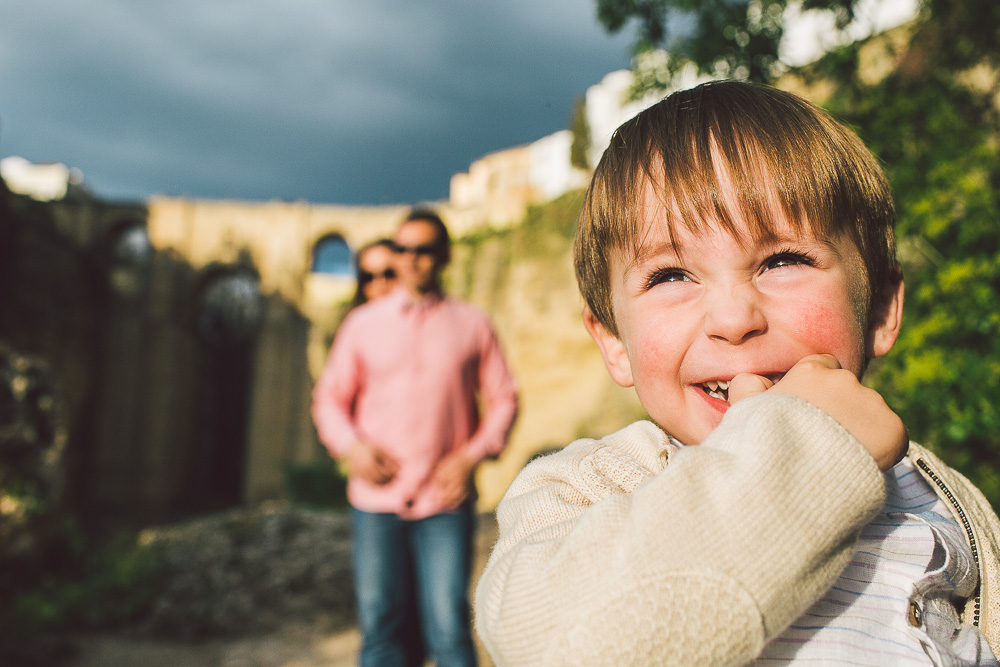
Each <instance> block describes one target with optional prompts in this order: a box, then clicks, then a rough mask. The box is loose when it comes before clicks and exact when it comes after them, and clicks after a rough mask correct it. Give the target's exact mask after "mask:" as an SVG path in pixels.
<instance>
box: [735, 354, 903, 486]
mask: <svg viewBox="0 0 1000 667" xmlns="http://www.w3.org/2000/svg"><path fill="white" fill-rule="evenodd" d="M765 391H774V392H779V393H784V394H792V395H793V396H798V397H799V398H803V399H805V400H807V401H809V402H810V403H812V404H813V405H815V406H816V407H818V408H819V409H820V410H823V411H824V412H826V413H827V414H828V415H830V416H831V417H833V418H834V419H836V420H837V421H838V422H840V425H841V426H843V427H844V428H846V429H847V430H848V432H850V434H851V435H853V436H854V437H855V438H857V439H858V441H860V442H861V444H862V445H863V446H864V447H865V449H867V450H868V453H869V454H871V455H872V457H873V458H874V459H875V463H877V464H878V467H879V469H880V470H882V471H883V472H885V471H886V470H888V469H889V468H891V467H892V466H894V465H896V464H897V463H898V462H899V461H900V459H902V458H903V456H904V455H905V454H906V450H907V448H908V447H909V439H908V437H907V434H906V427H905V426H904V425H903V420H901V419H900V418H899V416H898V415H896V413H895V412H893V411H892V410H891V409H890V408H889V406H888V405H886V403H885V400H884V399H883V398H882V396H881V394H879V393H878V392H877V391H875V390H874V389H869V388H868V387H866V386H864V385H863V384H861V382H859V381H858V378H857V377H855V375H854V373H852V372H850V371H847V370H844V369H842V368H841V367H840V363H839V362H838V361H837V360H836V359H835V358H834V357H833V356H832V355H829V354H813V355H810V356H808V357H805V358H804V359H802V360H800V361H799V362H798V363H797V364H795V365H794V366H792V368H791V369H789V371H788V372H787V373H785V376H784V377H783V378H781V380H779V381H778V382H777V383H773V382H771V381H770V380H768V379H767V378H765V377H761V376H759V375H752V374H750V373H742V374H740V375H737V376H736V377H734V378H733V379H732V382H730V383H729V402H730V403H736V402H737V401H739V400H741V399H744V398H746V397H747V396H752V395H754V394H760V393H762V392H765Z"/></svg>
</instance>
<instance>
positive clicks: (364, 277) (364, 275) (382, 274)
mask: <svg viewBox="0 0 1000 667" xmlns="http://www.w3.org/2000/svg"><path fill="white" fill-rule="evenodd" d="M358 277H359V278H360V279H361V282H362V283H363V284H368V283H370V282H372V281H373V280H375V279H376V278H377V279H379V280H395V279H396V269H386V270H385V271H379V272H378V273H369V272H368V271H361V272H360V273H359V274H358Z"/></svg>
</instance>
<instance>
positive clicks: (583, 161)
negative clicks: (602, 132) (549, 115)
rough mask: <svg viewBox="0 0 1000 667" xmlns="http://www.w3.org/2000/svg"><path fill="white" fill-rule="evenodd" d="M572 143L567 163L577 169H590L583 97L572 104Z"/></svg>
mask: <svg viewBox="0 0 1000 667" xmlns="http://www.w3.org/2000/svg"><path fill="white" fill-rule="evenodd" d="M569 131H570V132H571V133H572V134H573V141H572V143H570V146H569V163H570V164H571V165H573V166H574V167H576V168H577V169H583V170H589V169H590V123H588V122H587V100H586V98H584V97H583V96H580V97H578V98H576V100H575V101H574V102H573V116H572V117H571V118H570V121H569Z"/></svg>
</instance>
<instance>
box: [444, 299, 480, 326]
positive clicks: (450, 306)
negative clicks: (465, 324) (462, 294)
mask: <svg viewBox="0 0 1000 667" xmlns="http://www.w3.org/2000/svg"><path fill="white" fill-rule="evenodd" d="M441 307H442V308H443V309H444V310H446V311H447V312H449V313H451V314H453V315H455V316H458V317H463V318H467V319H469V320H473V321H478V322H485V323H487V324H489V322H490V316H489V315H487V314H486V311H484V310H482V309H481V308H479V307H478V306H474V305H472V304H471V303H469V302H468V301H462V300H461V299H455V298H453V297H450V296H444V297H442V298H441Z"/></svg>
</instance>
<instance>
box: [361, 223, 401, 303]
mask: <svg viewBox="0 0 1000 667" xmlns="http://www.w3.org/2000/svg"><path fill="white" fill-rule="evenodd" d="M395 247H396V244H395V243H393V242H392V239H378V240H377V241H372V242H371V243H369V244H367V245H364V246H361V248H360V249H359V250H358V252H357V255H356V256H355V260H354V271H355V276H356V278H357V287H356V288H355V290H354V298H353V299H351V308H352V309H354V308H357V307H358V306H360V305H361V304H363V303H368V302H369V301H372V300H373V299H377V298H379V297H380V296H385V295H386V294H388V293H389V292H391V291H392V290H393V289H395V287H396V269H395V267H394V262H395Z"/></svg>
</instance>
